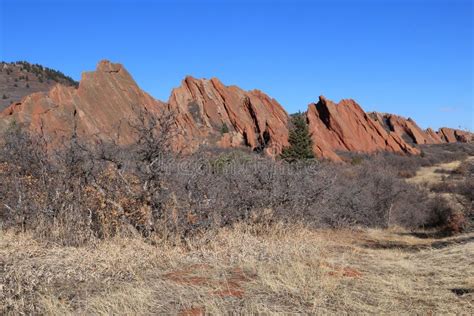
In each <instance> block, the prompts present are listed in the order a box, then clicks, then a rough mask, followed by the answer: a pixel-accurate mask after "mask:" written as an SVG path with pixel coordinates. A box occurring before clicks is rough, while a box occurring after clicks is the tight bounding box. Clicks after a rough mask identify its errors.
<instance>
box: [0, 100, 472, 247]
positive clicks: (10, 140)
mask: <svg viewBox="0 0 474 316" xmlns="http://www.w3.org/2000/svg"><path fill="white" fill-rule="evenodd" d="M174 122H175V120H174V115H173V113H163V115H161V116H155V115H153V114H152V113H149V112H147V111H146V109H142V112H139V115H138V117H137V118H135V119H133V120H131V121H130V123H129V124H130V126H132V127H133V130H134V131H135V132H136V139H137V143H136V144H133V145H131V146H128V147H121V146H118V145H117V144H114V143H106V142H103V141H98V142H95V143H94V144H90V143H87V144H86V143H84V142H82V141H80V140H79V139H78V138H77V137H76V136H75V135H73V136H72V138H71V139H70V140H69V142H68V143H66V145H65V146H64V148H61V150H58V151H57V152H56V153H54V154H51V153H48V154H47V153H46V150H45V147H46V146H44V140H42V139H41V138H34V137H32V136H31V135H28V134H27V133H25V132H23V131H22V130H21V129H19V128H16V127H12V128H11V129H10V131H9V133H8V134H7V135H6V137H5V140H4V145H3V146H2V147H1V150H0V163H1V165H0V180H2V181H1V183H2V184H1V186H0V194H1V195H0V203H1V204H0V208H1V215H0V216H1V222H2V226H3V227H5V228H13V229H21V230H30V231H33V232H34V233H35V234H36V235H37V236H39V237H41V238H45V239H48V240H54V241H56V242H59V243H62V244H68V245H79V244H83V243H85V242H88V241H90V240H94V239H103V238H109V237H112V236H116V235H123V234H141V235H142V236H144V237H147V238H151V239H160V240H167V241H171V242H173V243H174V242H182V241H183V240H184V239H186V238H187V237H189V236H193V235H196V234H204V233H208V232H212V231H214V230H216V229H217V228H219V227H224V226H232V225H235V224H237V223H240V222H246V223H250V224H252V225H254V227H258V230H265V229H266V227H269V226H270V225H273V224H274V223H291V224H293V223H298V222H299V223H304V224H305V225H306V226H312V227H352V226H364V227H389V226H391V225H401V226H404V227H409V228H413V227H420V226H436V225H438V226H446V225H448V224H449V223H451V224H449V225H451V226H452V227H453V228H452V230H453V231H454V230H456V229H455V228H456V227H457V226H459V227H460V225H458V224H456V223H460V221H459V219H460V217H459V218H457V217H454V216H452V214H453V213H452V212H451V213H450V212H449V211H448V210H447V209H445V208H444V206H443V205H442V204H440V203H437V202H436V203H433V202H430V199H429V197H428V195H427V193H426V192H424V191H420V190H418V189H417V188H416V187H414V186H412V185H410V184H408V183H406V181H404V180H403V179H401V178H400V176H401V174H400V172H407V173H410V174H412V173H413V172H415V171H416V168H418V167H419V166H421V165H424V164H429V163H430V161H429V160H428V159H429V158H428V157H429V152H428V153H427V154H426V155H425V157H406V156H399V155H394V154H382V153H381V154H378V155H375V156H372V157H369V156H363V155H360V156H353V157H352V158H351V161H354V162H355V163H353V164H346V165H335V164H331V163H326V162H317V161H306V162H294V163H291V164H290V163H286V162H285V161H273V160H271V159H267V158H264V157H262V156H260V155H256V154H254V153H251V152H249V151H245V150H223V149H215V148H202V149H201V150H199V151H198V152H196V153H194V154H192V155H188V156H181V155H178V154H176V153H173V151H172V150H171V149H172V148H171V147H172V140H173V137H174V136H175V135H174V127H175V125H174ZM456 148H457V147H456ZM458 152H461V150H460V149H459V150H458ZM443 155H444V154H443ZM456 155H457V154H456ZM357 157H360V158H357ZM449 157H451V158H452V156H449ZM443 159H444V158H443ZM13 162H14V163H13ZM469 179H471V181H470V182H469V181H468V180H469ZM469 179H468V180H466V182H465V183H464V182H463V184H462V185H459V186H458V187H456V188H454V189H453V190H454V191H456V192H458V193H459V194H463V196H465V197H466V199H465V200H468V201H469V203H471V204H469V205H470V206H471V209H472V192H473V191H474V190H472V177H471V178H469ZM469 199H470V200H469ZM464 203H467V202H464ZM467 207H468V206H467ZM465 214H470V213H465ZM468 217H469V216H468Z"/></svg>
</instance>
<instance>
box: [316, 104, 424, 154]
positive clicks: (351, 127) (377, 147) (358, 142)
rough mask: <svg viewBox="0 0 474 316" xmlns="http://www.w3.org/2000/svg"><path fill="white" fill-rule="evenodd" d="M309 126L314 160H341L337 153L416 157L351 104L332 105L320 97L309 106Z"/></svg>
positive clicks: (358, 107)
mask: <svg viewBox="0 0 474 316" xmlns="http://www.w3.org/2000/svg"><path fill="white" fill-rule="evenodd" d="M307 117H308V124H309V129H310V131H311V133H312V139H313V149H314V152H315V154H316V155H317V156H319V157H323V158H328V159H331V160H340V158H339V156H338V155H337V151H355V152H364V153H373V152H377V151H391V152H400V153H409V154H417V153H419V151H418V149H416V148H413V147H411V146H410V145H408V144H407V143H406V142H405V141H404V140H403V139H402V138H401V137H400V136H399V135H397V134H395V133H391V132H389V131H387V130H385V129H384V128H383V126H382V125H381V124H379V123H378V122H376V121H374V120H373V119H372V118H371V117H370V116H369V115H368V114H366V113H365V112H364V110H362V108H361V107H360V106H359V105H358V104H357V103H356V102H355V101H354V100H350V99H347V100H342V101H341V102H339V103H338V104H335V103H333V102H331V101H329V100H328V99H326V98H325V97H323V96H320V97H319V102H318V103H316V104H315V103H312V104H310V105H309V106H308V112H307Z"/></svg>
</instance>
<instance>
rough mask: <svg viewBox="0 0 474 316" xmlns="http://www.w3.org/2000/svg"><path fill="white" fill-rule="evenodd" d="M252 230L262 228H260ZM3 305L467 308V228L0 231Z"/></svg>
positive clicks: (61, 308) (116, 309) (130, 311)
mask: <svg viewBox="0 0 474 316" xmlns="http://www.w3.org/2000/svg"><path fill="white" fill-rule="evenodd" d="M259 231H260V232H262V231H263V230H259ZM1 234H2V235H1V238H0V273H1V274H0V284H1V285H0V286H1V288H0V295H1V296H0V302H1V306H0V311H1V313H2V314H21V313H27V314H31V313H34V314H38V313H39V314H49V315H68V314H82V315H90V314H100V315H110V314H124V315H135V314H136V315H149V314H157V313H158V314H181V315H200V314H204V313H206V314H217V315H219V314H223V313H228V312H234V313H240V314H250V313H265V314H274V313H324V314H326V313H329V314H336V313H341V312H342V313H351V314H352V313H357V314H361V313H362V314H367V313H369V314H380V313H383V314H419V315H432V314H440V315H444V314H464V315H468V314H471V313H472V311H473V307H474V306H473V304H474V293H473V290H474V243H473V241H474V234H465V235H459V236H456V237H451V238H443V239H431V238H426V236H425V238H417V237H415V236H413V235H412V234H408V233H407V232H405V231H403V230H401V229H391V230H338V231H336V230H319V231H314V230H308V229H306V228H303V227H292V228H288V227H287V228H283V227H279V226H278V225H277V226H275V227H272V228H267V230H266V231H264V233H256V232H255V230H254V228H252V227H248V226H237V227H234V228H232V229H222V230H221V231H219V233H218V234H217V236H213V238H212V239H210V238H206V236H202V237H200V238H199V239H195V240H191V241H189V243H188V244H186V245H182V246H169V245H166V244H154V245H152V244H150V243H146V242H145V241H144V240H143V239H141V238H139V237H132V238H116V239H111V240H107V241H101V242H98V243H96V244H93V245H88V246H84V247H64V246H59V245H55V244H51V243H47V242H38V241H35V240H34V239H33V238H31V237H30V236H28V235H27V234H19V235H14V234H12V233H9V232H7V233H5V232H2V233H1Z"/></svg>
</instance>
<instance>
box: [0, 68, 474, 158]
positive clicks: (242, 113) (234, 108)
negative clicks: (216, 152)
mask: <svg viewBox="0 0 474 316" xmlns="http://www.w3.org/2000/svg"><path fill="white" fill-rule="evenodd" d="M143 113H145V114H146V115H147V116H148V115H149V116H155V117H160V116H162V115H163V114H164V113H173V114H174V120H173V128H174V129H175V131H176V133H174V135H175V136H174V138H173V148H174V149H176V150H180V151H188V152H192V151H194V150H196V149H197V148H198V147H199V146H201V145H210V146H213V145H217V146H221V147H239V146H246V147H250V148H251V149H252V150H254V151H257V152H265V153H266V154H268V155H270V156H276V155H278V154H279V153H280V152H281V150H282V148H283V147H285V146H287V145H288V120H289V116H288V114H287V113H286V112H285V110H284V109H283V107H282V106H281V105H280V104H279V103H278V102H277V101H276V100H275V99H273V98H271V97H269V96H268V95H266V94H265V93H263V92H261V91H259V90H252V91H244V90H242V89H240V88H239V87H236V86H225V85H224V84H222V82H220V81H219V80H218V79H216V78H212V79H209V80H208V79H195V78H193V77H190V76H188V77H186V78H185V79H184V80H183V81H182V83H181V85H180V86H179V87H177V88H175V89H173V90H172V92H171V96H170V98H169V100H168V102H162V101H159V100H156V99H154V98H153V97H151V96H150V95H149V94H147V93H146V92H144V91H143V90H141V89H140V88H139V87H138V85H137V84H136V82H135V81H134V80H133V78H132V77H131V75H130V74H129V73H128V72H127V70H126V69H125V68H124V67H123V66H122V65H120V64H115V63H111V62H109V61H101V62H99V64H98V66H97V69H96V70H95V71H91V72H86V73H84V74H83V75H82V78H81V81H80V83H79V86H78V87H77V89H76V88H74V87H68V86H65V85H62V84H57V85H55V86H54V87H53V88H51V89H50V90H49V91H48V92H36V93H32V94H29V95H27V96H26V97H24V98H23V99H22V100H21V101H20V102H15V103H13V104H11V105H10V106H9V107H8V108H6V109H5V110H4V111H2V112H1V113H0V133H1V132H2V131H5V130H6V129H8V127H9V126H10V125H11V124H12V123H13V122H15V123H17V124H21V125H22V126H24V127H25V128H27V129H29V130H30V131H32V132H34V133H38V134H40V135H42V136H43V137H44V139H45V140H46V141H47V142H48V144H50V145H51V146H54V145H55V144H58V143H61V142H63V141H64V140H67V139H68V138H70V137H71V136H72V135H73V134H74V135H77V136H78V137H82V138H83V139H87V140H89V141H113V142H116V143H118V144H121V145H127V144H130V143H133V142H134V141H136V137H137V136H136V133H134V130H133V126H132V124H130V122H136V121H137V119H138V118H139V117H140V116H141V115H142V114H143ZM306 115H307V121H308V124H309V129H310V131H311V133H312V139H313V150H314V152H315V154H316V155H317V156H318V157H321V158H327V159H331V160H335V161H340V160H341V159H340V157H339V156H338V154H337V153H338V152H339V151H357V152H365V153H373V152H377V151H391V152H398V153H406V154H417V153H419V150H418V149H417V148H416V147H415V144H436V143H442V142H456V141H470V140H471V138H472V134H470V133H467V132H463V131H459V130H453V129H448V128H442V129H440V131H438V132H434V131H433V130H431V129H428V130H426V131H423V130H422V129H420V128H419V127H418V126H417V125H416V123H415V122H414V121H413V120H411V119H404V118H402V117H399V116H396V115H392V114H380V113H370V114H368V113H365V112H364V111H363V109H362V108H361V107H360V106H359V105H358V104H357V103H356V102H355V101H354V100H350V99H347V100H342V101H341V102H339V103H338V104H336V103H334V102H332V101H330V100H328V99H326V98H324V97H322V96H321V97H320V98H319V101H318V102H317V103H312V104H310V105H309V106H308V111H307V113H306Z"/></svg>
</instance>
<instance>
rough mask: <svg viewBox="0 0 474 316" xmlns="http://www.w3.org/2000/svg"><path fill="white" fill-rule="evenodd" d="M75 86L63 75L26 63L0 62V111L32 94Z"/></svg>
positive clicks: (74, 83) (73, 82)
mask: <svg viewBox="0 0 474 316" xmlns="http://www.w3.org/2000/svg"><path fill="white" fill-rule="evenodd" d="M57 83H60V84H62V85H65V86H77V84H78V83H77V82H76V81H74V80H73V79H71V78H70V77H68V76H66V75H64V74H63V73H61V72H59V71H56V70H53V69H50V68H48V67H43V66H41V65H36V64H30V63H28V62H15V63H6V62H0V111H2V110H3V109H5V108H6V107H7V106H9V105H10V104H12V103H14V102H19V101H21V99H22V98H24V97H25V96H27V95H29V94H31V93H34V92H40V91H42V92H47V91H49V89H51V88H52V87H53V86H54V85H56V84H57Z"/></svg>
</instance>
